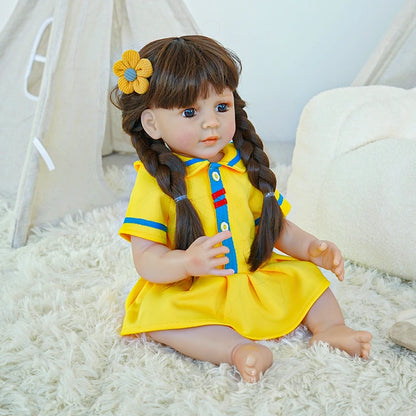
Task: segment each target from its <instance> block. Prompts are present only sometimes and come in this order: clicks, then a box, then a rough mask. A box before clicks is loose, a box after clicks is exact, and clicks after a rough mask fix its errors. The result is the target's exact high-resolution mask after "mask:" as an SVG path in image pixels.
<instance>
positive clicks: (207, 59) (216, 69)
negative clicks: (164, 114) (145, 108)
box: [140, 36, 241, 109]
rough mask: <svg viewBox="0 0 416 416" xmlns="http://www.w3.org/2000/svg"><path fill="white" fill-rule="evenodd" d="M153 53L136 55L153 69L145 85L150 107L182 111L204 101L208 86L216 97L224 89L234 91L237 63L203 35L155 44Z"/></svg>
mask: <svg viewBox="0 0 416 416" xmlns="http://www.w3.org/2000/svg"><path fill="white" fill-rule="evenodd" d="M156 42H158V41H156ZM165 42H166V39H165ZM151 45H152V44H150V45H149V46H151ZM154 51H155V53H153V54H152V52H151V51H149V52H148V53H147V54H146V52H147V51H146V50H142V52H141V54H140V55H141V56H143V57H148V58H149V59H150V60H151V61H152V64H153V68H154V72H153V75H152V76H151V78H150V86H149V92H150V95H151V97H149V98H150V106H152V107H159V108H166V109H171V108H184V107H188V106H191V105H192V104H194V103H195V102H196V101H197V100H198V98H206V97H207V95H208V93H209V89H210V87H212V88H214V90H215V92H216V93H218V94H221V93H222V92H223V91H224V89H226V88H229V89H230V90H231V91H233V92H234V91H235V90H236V89H237V86H238V81H239V76H240V72H241V63H240V60H239V59H238V57H237V56H236V55H235V54H234V53H233V52H231V51H229V50H227V49H225V48H224V47H223V46H221V45H220V44H218V43H217V42H215V41H213V40H212V39H209V38H205V37H203V36H185V37H181V38H173V39H170V42H168V43H167V44H166V45H165V47H162V48H161V47H160V45H159V47H155V49H154ZM152 55H153V56H152Z"/></svg>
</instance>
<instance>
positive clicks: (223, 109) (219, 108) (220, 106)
mask: <svg viewBox="0 0 416 416" xmlns="http://www.w3.org/2000/svg"><path fill="white" fill-rule="evenodd" d="M217 111H218V112H219V113H225V112H226V111H228V104H227V103H221V104H218V105H217Z"/></svg>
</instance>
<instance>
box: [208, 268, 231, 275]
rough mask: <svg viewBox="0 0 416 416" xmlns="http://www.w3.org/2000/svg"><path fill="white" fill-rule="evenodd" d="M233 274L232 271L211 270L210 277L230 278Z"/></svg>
mask: <svg viewBox="0 0 416 416" xmlns="http://www.w3.org/2000/svg"><path fill="white" fill-rule="evenodd" d="M232 274H234V270H233V269H213V270H212V272H211V273H210V275H213V276H230V275H232Z"/></svg>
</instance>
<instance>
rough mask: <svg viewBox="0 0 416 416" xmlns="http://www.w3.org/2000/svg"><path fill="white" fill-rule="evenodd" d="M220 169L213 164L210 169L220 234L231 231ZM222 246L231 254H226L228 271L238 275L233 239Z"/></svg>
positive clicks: (218, 165) (217, 164)
mask: <svg viewBox="0 0 416 416" xmlns="http://www.w3.org/2000/svg"><path fill="white" fill-rule="evenodd" d="M220 167H221V165H220V164H219V163H211V164H210V167H209V181H210V185H211V193H212V199H213V202H214V207H215V213H216V218H217V230H218V232H221V231H227V230H229V231H231V227H230V221H229V217H228V204H227V198H226V196H225V189H224V185H223V183H222V180H221V173H220ZM222 244H223V245H224V246H226V247H228V248H229V250H230V252H229V253H227V254H226V256H227V257H228V259H229V263H228V264H227V265H226V267H227V269H228V268H229V269H233V270H234V272H235V273H237V272H238V270H237V269H238V267H237V256H236V252H235V248H234V243H233V239H232V237H231V238H229V239H227V240H224V241H223V242H222Z"/></svg>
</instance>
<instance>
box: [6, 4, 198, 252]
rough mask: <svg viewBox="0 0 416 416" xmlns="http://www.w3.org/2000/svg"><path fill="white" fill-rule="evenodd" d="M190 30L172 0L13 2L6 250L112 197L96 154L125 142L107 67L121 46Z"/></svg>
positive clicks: (124, 145) (8, 80) (8, 28)
mask: <svg viewBox="0 0 416 416" xmlns="http://www.w3.org/2000/svg"><path fill="white" fill-rule="evenodd" d="M190 33H198V28H197V26H196V24H195V23H194V21H193V19H192V16H191V15H190V13H189V12H188V10H187V9H186V7H185V5H184V4H183V3H182V2H181V1H177V0H154V1H152V2H146V1H144V0H143V1H138V0H113V1H105V2H103V1H101V0H83V1H70V0H20V1H19V3H18V4H17V6H16V9H15V10H14V12H13V14H12V16H11V19H10V21H9V22H8V24H7V25H6V27H5V29H4V30H3V32H2V33H1V36H0V63H1V64H2V65H3V67H4V68H7V71H5V76H4V77H3V80H2V81H3V82H2V83H1V86H0V88H1V90H0V91H1V94H2V97H3V100H2V103H1V111H0V117H1V119H0V126H1V128H0V143H1V146H2V148H1V155H2V156H1V157H2V159H1V169H2V170H3V172H2V173H3V175H2V177H3V178H5V177H6V175H7V177H8V178H9V180H7V181H2V185H1V186H2V189H1V190H0V191H1V192H2V193H9V194H11V193H13V192H15V189H16V187H17V186H18V191H17V197H16V205H15V215H14V222H13V225H12V229H11V231H10V239H11V244H12V246H14V247H19V246H21V245H24V244H25V242H26V239H27V235H28V230H29V228H30V227H31V226H34V225H39V224H44V223H54V222H56V221H57V220H58V219H59V218H61V217H63V216H64V215H67V214H71V213H75V212H77V211H79V210H88V209H92V208H95V207H97V206H102V205H107V204H111V203H113V202H115V201H116V195H115V193H114V192H113V191H112V190H111V188H110V187H109V186H108V184H107V183H106V181H105V179H104V175H103V170H102V153H103V151H104V153H110V152H112V151H127V150H128V151H131V145H130V143H129V138H128V137H127V136H126V135H125V134H124V133H123V132H122V131H121V127H120V114H119V113H118V112H117V110H116V109H113V108H112V107H113V106H112V105H111V104H110V102H109V92H110V90H111V89H112V87H113V86H114V85H116V83H117V79H116V78H115V76H114V75H113V74H112V71H111V68H112V64H113V62H115V61H116V60H118V59H120V56H121V53H122V51H123V50H126V49H130V48H132V49H140V47H141V46H143V45H144V44H145V43H147V42H149V41H150V40H152V39H155V38H158V37H164V36H179V35H182V34H190ZM35 144H36V146H35ZM42 152H43V154H44V157H45V158H47V157H50V160H49V168H48V165H47V164H46V163H45V161H44V160H43V159H42ZM51 163H52V165H51ZM50 169H52V170H50Z"/></svg>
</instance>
